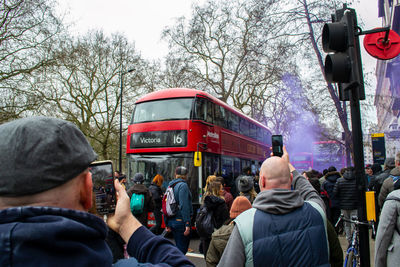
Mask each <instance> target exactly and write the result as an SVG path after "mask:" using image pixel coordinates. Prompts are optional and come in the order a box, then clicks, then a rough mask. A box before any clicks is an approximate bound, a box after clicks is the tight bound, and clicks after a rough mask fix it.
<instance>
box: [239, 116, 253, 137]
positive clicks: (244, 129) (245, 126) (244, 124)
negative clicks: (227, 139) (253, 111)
mask: <svg viewBox="0 0 400 267" xmlns="http://www.w3.org/2000/svg"><path fill="white" fill-rule="evenodd" d="M249 128H250V127H249V122H248V121H247V120H245V119H243V118H242V117H240V128H239V129H240V134H243V135H245V136H249Z"/></svg>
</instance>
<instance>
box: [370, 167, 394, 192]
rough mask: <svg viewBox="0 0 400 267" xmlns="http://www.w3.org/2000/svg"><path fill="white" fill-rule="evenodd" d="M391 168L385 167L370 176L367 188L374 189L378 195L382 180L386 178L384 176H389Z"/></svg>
mask: <svg viewBox="0 0 400 267" xmlns="http://www.w3.org/2000/svg"><path fill="white" fill-rule="evenodd" d="M391 170H392V169H386V170H384V171H383V172H381V173H379V174H377V175H374V176H373V177H372V178H371V181H370V182H369V185H368V188H369V190H374V191H375V196H379V193H380V192H381V187H382V184H383V182H384V181H385V180H386V178H388V177H389V175H390V171H391Z"/></svg>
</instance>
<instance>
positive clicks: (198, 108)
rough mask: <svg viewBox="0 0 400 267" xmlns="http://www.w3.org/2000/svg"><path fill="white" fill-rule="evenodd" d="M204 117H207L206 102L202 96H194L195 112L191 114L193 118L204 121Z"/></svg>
mask: <svg viewBox="0 0 400 267" xmlns="http://www.w3.org/2000/svg"><path fill="white" fill-rule="evenodd" d="M206 118H207V102H206V100H205V99H204V98H202V97H198V98H196V103H195V114H194V116H193V119H195V120H204V121H205V120H206Z"/></svg>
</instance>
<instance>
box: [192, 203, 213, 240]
mask: <svg viewBox="0 0 400 267" xmlns="http://www.w3.org/2000/svg"><path fill="white" fill-rule="evenodd" d="M195 225H196V230H197V233H198V234H199V236H200V237H211V235H212V233H213V232H214V230H215V219H214V216H213V212H212V211H211V210H210V211H209V210H208V209H207V207H206V206H201V207H200V209H199V211H198V212H197V215H196V224H195Z"/></svg>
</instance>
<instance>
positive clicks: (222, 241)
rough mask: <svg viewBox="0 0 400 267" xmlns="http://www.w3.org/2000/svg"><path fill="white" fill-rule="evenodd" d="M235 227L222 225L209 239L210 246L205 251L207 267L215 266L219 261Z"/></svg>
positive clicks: (231, 224)
mask: <svg viewBox="0 0 400 267" xmlns="http://www.w3.org/2000/svg"><path fill="white" fill-rule="evenodd" d="M234 226H235V225H234V224H233V222H231V223H230V224H228V225H222V226H221V228H219V229H218V230H216V231H215V232H214V233H213V234H212V237H211V242H210V246H209V247H208V250H207V257H206V264H207V267H211V266H217V264H218V262H219V260H220V259H221V256H222V253H223V252H224V250H225V247H226V244H227V243H228V240H229V237H230V236H231V233H232V231H233V227H234Z"/></svg>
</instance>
